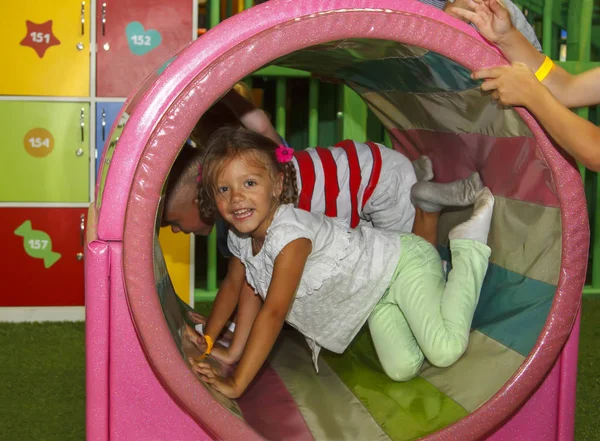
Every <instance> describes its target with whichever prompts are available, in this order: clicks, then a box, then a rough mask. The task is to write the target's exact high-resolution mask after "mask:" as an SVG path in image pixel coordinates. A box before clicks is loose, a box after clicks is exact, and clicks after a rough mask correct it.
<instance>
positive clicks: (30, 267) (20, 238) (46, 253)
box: [0, 208, 86, 306]
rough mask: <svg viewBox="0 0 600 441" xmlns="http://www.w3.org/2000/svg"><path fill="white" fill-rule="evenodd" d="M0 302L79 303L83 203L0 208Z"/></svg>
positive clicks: (49, 304)
mask: <svg viewBox="0 0 600 441" xmlns="http://www.w3.org/2000/svg"><path fill="white" fill-rule="evenodd" d="M0 213H1V217H0V219H1V220H0V242H1V243H2V253H0V274H1V277H2V285H3V289H2V294H0V306H81V305H83V302H84V294H83V293H84V291H83V237H84V235H83V230H82V225H85V218H82V216H86V210H85V209H83V208H0Z"/></svg>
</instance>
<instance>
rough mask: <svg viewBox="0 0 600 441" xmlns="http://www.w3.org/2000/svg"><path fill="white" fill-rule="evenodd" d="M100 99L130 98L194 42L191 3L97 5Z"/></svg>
mask: <svg viewBox="0 0 600 441" xmlns="http://www.w3.org/2000/svg"><path fill="white" fill-rule="evenodd" d="M96 10H97V14H96V16H97V27H96V35H97V42H98V49H97V50H98V52H97V58H96V85H97V87H96V95H97V96H99V97H127V96H129V95H130V94H131V93H132V92H133V91H134V90H135V89H136V88H137V86H138V85H139V84H140V83H141V82H142V81H143V80H144V78H145V77H146V76H147V75H148V74H150V73H151V72H152V71H154V69H156V68H157V67H159V66H161V65H162V64H164V63H165V62H166V61H167V60H168V59H169V57H171V56H172V55H173V54H174V53H175V52H176V51H178V50H179V49H180V48H182V47H183V46H185V45H186V44H187V43H189V42H190V41H191V40H192V0H169V1H164V0H98V2H97V3H96Z"/></svg>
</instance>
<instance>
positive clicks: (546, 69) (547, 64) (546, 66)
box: [535, 56, 554, 82]
mask: <svg viewBox="0 0 600 441" xmlns="http://www.w3.org/2000/svg"><path fill="white" fill-rule="evenodd" d="M552 66H554V63H553V62H552V60H551V59H550V57H548V56H546V58H545V59H544V62H543V63H542V65H541V66H540V68H539V69H538V70H537V71H536V72H535V77H536V78H537V79H538V81H539V82H542V81H544V79H545V78H546V77H547V76H548V74H549V73H550V71H551V70H552Z"/></svg>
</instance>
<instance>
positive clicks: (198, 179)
mask: <svg viewBox="0 0 600 441" xmlns="http://www.w3.org/2000/svg"><path fill="white" fill-rule="evenodd" d="M200 181H202V164H200V165H199V166H198V176H197V177H196V182H198V183H199V182H200Z"/></svg>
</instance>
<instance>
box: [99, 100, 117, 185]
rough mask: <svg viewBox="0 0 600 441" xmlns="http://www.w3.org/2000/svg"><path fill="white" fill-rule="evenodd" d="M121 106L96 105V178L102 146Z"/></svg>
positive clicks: (102, 103)
mask: <svg viewBox="0 0 600 441" xmlns="http://www.w3.org/2000/svg"><path fill="white" fill-rule="evenodd" d="M122 106H123V103H114V102H113V103H106V102H99V103H96V176H97V175H98V167H99V165H100V161H101V160H102V152H103V151H104V144H106V142H107V141H108V136H109V135H110V129H111V128H112V125H113V122H114V121H115V119H116V118H117V115H118V114H119V111H120V110H121V107H122Z"/></svg>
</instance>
